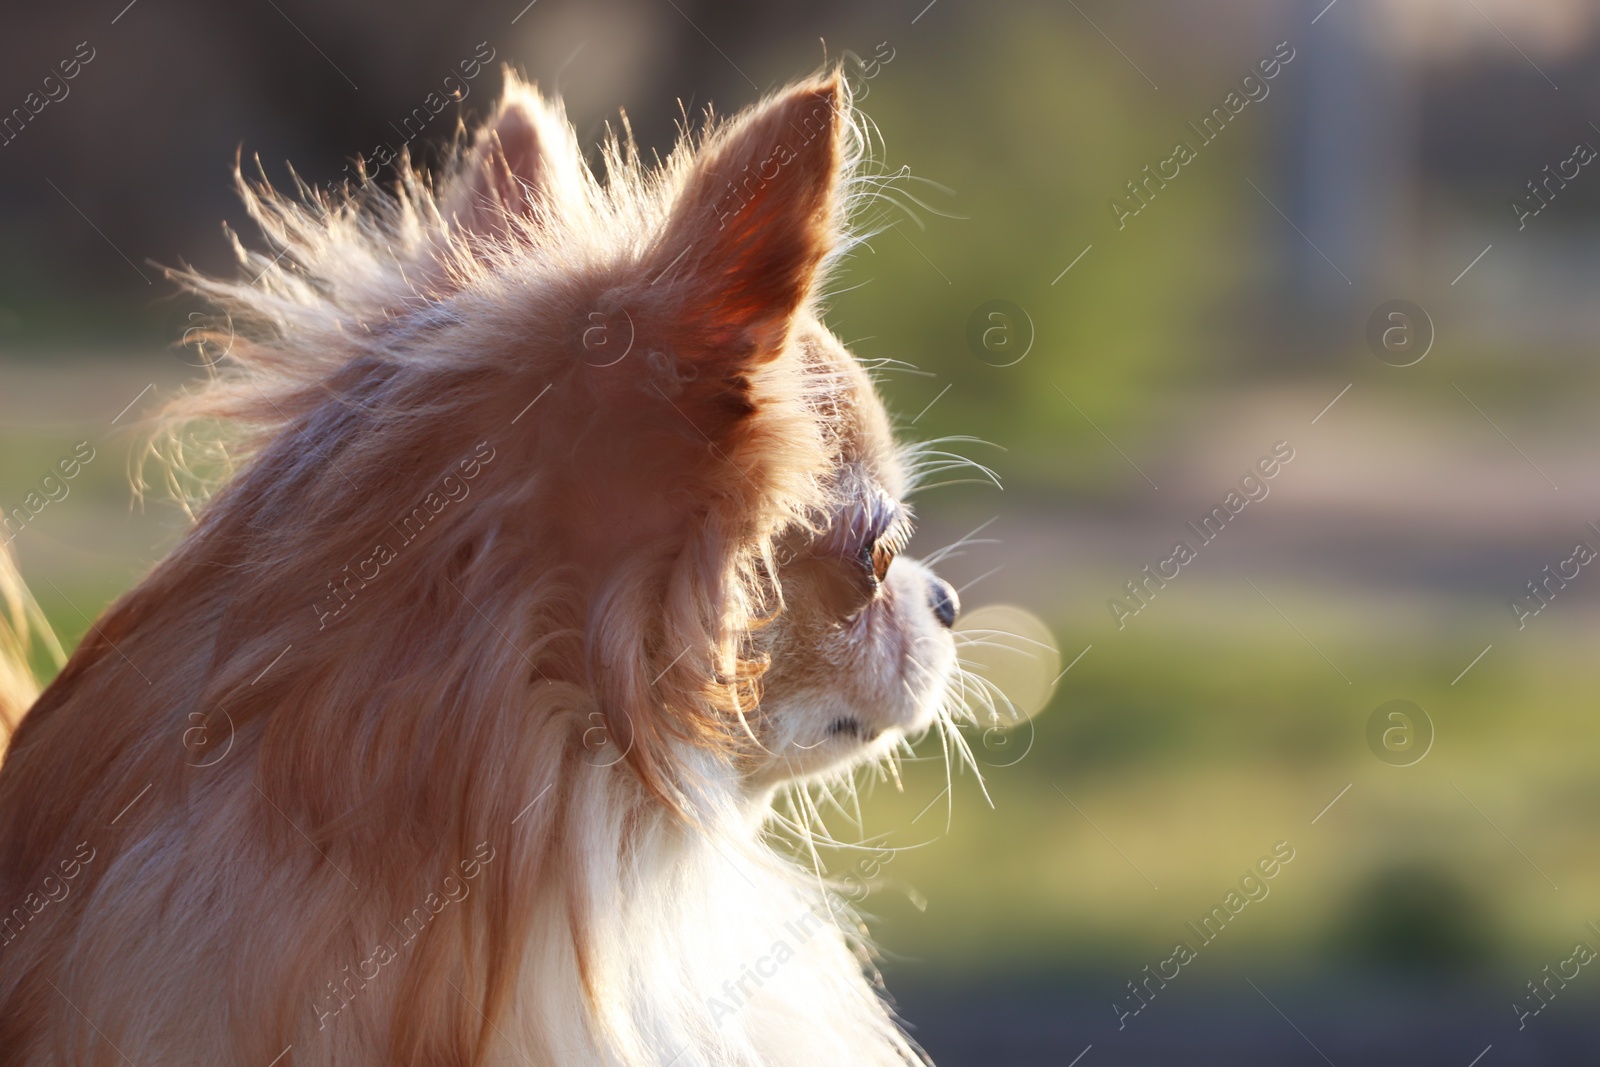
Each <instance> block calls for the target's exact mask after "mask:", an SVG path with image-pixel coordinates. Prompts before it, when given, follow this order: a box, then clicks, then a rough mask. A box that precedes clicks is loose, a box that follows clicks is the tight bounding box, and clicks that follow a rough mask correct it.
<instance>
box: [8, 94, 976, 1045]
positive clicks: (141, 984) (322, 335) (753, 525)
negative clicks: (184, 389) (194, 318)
mask: <svg viewBox="0 0 1600 1067" xmlns="http://www.w3.org/2000/svg"><path fill="white" fill-rule="evenodd" d="M506 79H507V85H506V88H505V90H504V95H503V98H502V100H501V101H500V102H499V104H498V106H497V108H496V109H495V110H494V111H493V113H492V114H491V115H490V116H489V117H488V118H487V119H486V120H485V121H484V123H483V124H482V126H481V128H479V129H477V130H476V131H475V132H473V133H471V134H469V135H464V136H463V137H462V138H460V139H459V143H458V147H457V148H456V149H455V150H454V151H453V153H452V154H451V156H450V157H449V159H448V160H447V162H446V164H445V165H443V167H442V169H441V172H440V174H439V176H438V177H437V178H436V179H433V180H430V179H429V178H428V177H426V176H425V175H424V174H423V173H422V172H421V171H420V170H418V169H416V168H414V167H413V166H412V165H411V164H410V163H409V162H408V161H402V163H403V165H402V166H401V167H400V168H399V170H400V177H399V178H398V179H397V180H396V181H395V182H394V183H393V184H392V186H388V187H384V186H380V184H379V183H378V182H376V181H366V182H364V183H362V184H361V185H359V186H357V187H354V188H347V189H344V190H342V191H327V190H323V191H318V190H315V189H312V188H310V187H308V186H305V185H300V186H299V187H298V189H297V191H296V194H295V195H294V196H288V195H284V194H283V193H280V192H278V191H277V190H275V189H274V188H273V187H272V186H271V185H270V183H267V182H266V181H265V179H262V180H259V181H254V182H250V181H246V180H245V179H244V178H243V177H240V178H239V179H238V184H239V187H240V190H241V194H242V196H243V197H244V200H245V203H246V205H247V208H248V211H249V214H250V215H251V217H252V218H253V220H254V221H255V223H256V224H258V225H259V227H260V229H261V231H262V233H263V234H264V236H265V239H266V240H267V241H268V242H269V243H270V245H271V248H270V249H269V250H268V251H267V252H254V251H246V250H245V249H244V248H243V246H242V245H239V243H238V242H237V240H235V245H236V247H237V248H238V252H239V256H240V259H241V267H242V269H241V273H240V277H239V278H238V279H218V278H212V277H207V276H203V275H201V274H198V273H195V272H188V271H174V272H171V274H172V276H173V277H174V278H176V279H177V280H178V281H179V282H181V283H182V284H183V285H185V286H187V287H188V288H190V289H192V290H193V291H194V292H195V293H198V294H199V295H200V296H202V297H204V298H206V299H207V300H209V301H211V302H213V303H214V305H215V307H216V310H217V318H216V325H215V327H214V329H212V330H211V332H210V333H209V334H208V338H209V339H210V340H209V341H208V342H207V343H208V344H209V345H210V347H209V348H208V349H207V351H208V352H211V353H213V354H214V355H216V357H217V358H216V359H215V364H216V365H215V367H214V373H213V374H212V375H211V376H210V377H209V379H208V380H207V381H206V382H205V383H204V384H202V385H199V386H197V387H196V388H194V389H193V390H191V391H190V392H189V393H188V394H187V395H185V396H183V397H180V398H178V399H177V400H176V401H174V404H173V406H172V408H171V409H170V411H169V415H170V417H171V418H172V419H174V420H177V421H178V423H179V424H181V425H188V424H190V423H189V422H188V421H187V420H195V419H201V420H207V421H208V422H209V423H210V424H214V425H218V426H221V427H223V430H222V433H223V441H222V443H223V444H224V445H225V453H224V461H225V463H226V467H227V471H226V473H225V475H223V476H222V477H221V479H220V482H219V484H218V486H217V488H216V489H215V491H214V492H213V493H212V494H211V495H210V496H209V498H208V499H206V501H205V502H204V503H203V505H202V506H201V507H200V508H199V509H198V512H197V514H196V516H195V520H194V523H193V526H192V528H191V529H190V530H189V531H188V533H187V535H186V536H185V538H184V539H183V541H182V543H181V544H180V545H179V546H178V547H177V548H176V549H175V550H174V551H173V552H172V554H171V555H170V556H169V557H168V558H166V559H165V560H164V561H162V562H161V563H159V564H158V565H157V566H156V567H155V568H154V569H153V571H152V572H151V573H150V574H149V575H148V576H147V577H146V578H145V579H144V580H143V581H141V582H140V583H139V584H138V585H137V587H136V588H134V589H133V590H132V591H131V592H129V593H128V594H126V595H125V596H123V597H121V598H120V599H119V600H118V601H117V602H116V603H115V604H113V605H112V606H111V607H110V608H109V609H108V610H107V611H106V612H105V614H104V615H103V616H102V617H101V618H99V619H98V620H97V621H96V622H95V624H94V625H93V627H92V628H91V629H90V632H89V633H88V635H87V636H86V637H85V638H84V640H83V642H82V644H81V646H80V647H79V648H77V649H76V651H75V652H74V654H73V655H72V656H71V657H70V659H69V660H68V661H67V662H66V664H65V666H64V668H63V669H62V670H61V671H60V673H59V674H58V675H57V677H56V678H55V679H54V681H53V682H51V683H50V684H49V686H48V687H47V688H45V689H44V691H43V692H42V694H39V695H38V697H37V699H33V693H32V692H31V690H30V687H29V683H28V682H27V680H26V678H25V677H24V675H23V673H22V670H21V667H20V659H19V658H18V655H17V651H16V649H14V648H13V649H12V650H11V653H10V656H11V662H10V666H9V668H8V670H9V672H10V674H9V677H10V681H9V682H7V683H5V689H4V690H3V692H4V695H3V696H0V709H9V713H10V714H11V715H12V716H19V715H20V716H21V720H20V723H18V724H17V728H16V730H15V733H14V736H13V737H12V738H11V740H10V745H9V750H8V751H7V753H6V755H5V759H4V763H3V765H0V908H5V909H6V911H5V912H4V913H0V1065H4V1067H43V1065H45V1064H72V1065H75V1067H78V1065H83V1067H98V1065H106V1067H111V1065H117V1064H137V1065H139V1067H145V1065H154V1064H164V1065H177V1064H206V1065H213V1064H230V1065H242V1067H321V1065H327V1067H333V1065H339V1067H369V1065H370V1067H379V1065H388V1064H413V1065H424V1064H425V1065H439V1067H446V1065H449V1067H456V1065H483V1067H499V1065H507V1067H510V1065H517V1064H526V1065H533V1067H545V1065H557V1064H560V1065H566V1064H605V1065H618V1067H638V1065H645V1064H652V1065H658V1067H665V1065H669V1064H675V1065H677V1067H696V1065H718V1067H731V1065H757V1064H760V1065H800V1064H805V1065H815V1064H825V1063H840V1064H843V1063H848V1064H854V1065H885V1064H904V1063H921V1062H924V1054H923V1053H922V1051H921V1050H920V1049H919V1048H918V1047H917V1046H916V1045H915V1043H914V1042H913V1041H912V1040H911V1039H910V1038H909V1037H908V1036H907V1034H906V1033H905V1031H904V1028H903V1027H902V1025H901V1022H900V1021H899V1019H898V1017H897V1016H896V1015H895V1013H894V1011H893V1010H892V1007H891V1006H890V1004H889V1002H888V1001H887V999H886V996H885V995H884V993H883V992H882V990H881V982H880V980H879V979H878V977H877V974H876V971H875V970H874V968H873V964H872V959H873V955H872V948H871V946H870V944H869V943H868V941H867V939H866V936H865V934H864V927H862V926H861V924H860V922H859V918H858V916H857V915H856V914H855V912H854V911H853V910H852V908H851V903H850V901H848V900H846V899H844V898H843V896H842V895H841V893H840V892H839V890H838V887H837V886H836V885H833V884H830V883H829V881H828V880H827V878H826V877H825V875H824V874H823V873H822V872H821V871H820V870H808V869H807V868H806V867H805V866H804V865H802V864H801V863H799V862H797V861H796V860H793V859H791V858H789V857H788V856H787V855H786V854H785V853H784V852H783V851H782V850H780V849H778V848H776V847H774V845H773V844H772V842H771V834H770V831H771V829H772V827H773V825H774V818H775V815H774V811H773V807H772V804H773V800H774V797H775V796H777V795H779V794H780V793H782V792H783V791H784V790H790V789H795V788H803V787H804V785H805V783H807V782H814V781H817V780H830V781H836V782H844V781H848V779H849V778H850V775H851V771H852V769H854V768H858V767H861V766H864V765H867V764H870V763H873V762H874V761H880V760H883V759H885V758H888V759H893V757H894V753H895V751H896V750H897V749H901V748H903V746H905V745H906V743H907V739H914V738H916V737H917V736H919V735H921V734H923V733H925V732H926V731H928V730H929V728H930V726H933V725H936V724H937V725H938V726H939V727H940V728H941V729H944V728H947V727H948V726H950V725H951V723H952V722H953V721H954V718H955V717H956V716H957V715H958V714H960V712H959V705H960V700H959V699H958V697H959V685H958V684H957V679H958V676H959V667H958V666H957V655H956V642H955V634H954V632H953V629H952V627H953V624H954V622H955V619H956V613H957V610H958V601H957V596H956V593H955V591H954V590H952V589H951V587H950V586H949V585H948V584H946V583H945V582H944V581H942V580H941V579H939V578H938V577H936V576H935V574H934V573H933V572H932V571H931V570H930V569H929V568H928V567H926V566H924V565H922V564H920V563H918V562H917V561H916V560H914V559H912V558H910V557H908V556H906V555H904V554H902V553H903V550H904V549H905V548H906V545H907V541H908V539H909V537H910V535H911V529H912V512H911V509H910V506H909V505H908V504H907V502H906V496H907V494H908V492H909V491H910V490H911V488H912V482H913V481H914V478H915V476H916V473H917V470H918V469H919V467H924V466H927V465H928V464H929V460H928V455H927V454H922V455H921V456H920V458H919V454H918V452H917V451H916V450H915V448H907V447H903V446H900V445H897V444H896V442H895V439H894V436H893V434H892V432H891V425H890V420H889V418H888V416H887V415H886V412H885V409H884V406H883V404H882V403H881V401H880V400H879V398H878V396H877V394H876V391H875V387H874V383H873V380H872V378H871V377H870V375H869V374H868V372H867V370H866V369H865V368H864V367H863V365H862V364H861V363H860V362H859V361H858V360H857V359H856V358H855V357H853V356H852V355H851V353H850V352H849V351H847V350H846V348H845V347H844V346H843V345H842V344H841V343H840V342H839V341H838V340H837V339H836V338H835V337H834V336H833V335H832V334H831V333H830V332H829V331H828V329H827V327H825V326H824V325H823V323H822V320H821V318H820V310H819V304H820V300H821V293H822V287H823V285H824V282H825V279H826V277H827V275H828V272H829V270H830V268H831V267H832V266H833V265H834V264H835V262H836V261H837V260H838V259H839V257H840V256H841V255H843V254H844V253H845V252H846V251H847V250H848V249H849V248H850V247H851V246H852V242H853V241H854V240H855V238H853V237H852V236H851V231H850V223H849V217H850V214H851V212H852V210H853V209H854V208H855V207H856V206H858V205H859V204H861V203H863V202H865V201H867V200H870V198H871V196H872V195H873V192H872V191H873V189H874V188H875V186H874V185H873V180H872V179H870V178H869V177H867V176H865V175H864V174H863V171H862V163H863V157H864V155H865V153H864V151H863V148H862V145H863V143H864V136H863V134H862V132H861V121H860V119H859V116H858V115H857V113H856V112H855V111H854V110H853V108H852V105H851V100H850V93H849V89H848V86H847V84H846V82H845V80H844V79H843V78H842V77H841V76H840V74H839V73H838V72H837V71H825V72H824V73H822V74H819V75H815V76H813V77H811V78H809V79H807V80H805V81H802V82H799V83H796V84H794V85H792V86H790V87H788V88H786V89H784V90H783V91H781V92H778V93H776V94H775V95H772V96H770V97H768V98H766V99H765V100H764V101H763V102H761V103H759V104H757V105H755V106H753V107H751V108H750V109H748V110H747V111H745V112H743V113H741V114H739V115H738V116H736V117H735V118H733V119H732V120H731V121H725V122H715V121H712V120H709V119H708V125H707V126H706V128H705V129H703V130H701V131H700V132H699V133H695V134H689V133H686V134H685V135H684V137H683V139H682V140H681V142H680V144H679V145H678V147H677V148H676V149H675V150H674V151H673V152H672V153H671V154H670V156H669V158H668V159H667V160H666V161H665V162H664V163H659V164H657V165H655V166H646V165H645V164H644V163H642V162H641V161H640V159H639V158H638V153H637V151H636V150H635V149H634V148H633V146H632V142H631V135H628V134H626V133H625V132H624V133H623V134H620V135H613V136H611V137H610V138H609V140H608V142H607V144H606V146H605V147H604V150H603V167H602V168H599V169H601V170H602V171H603V180H602V178H601V177H597V176H596V174H595V173H594V172H592V171H591V170H590V168H589V167H588V166H587V164H586V163H585V160H584V157H583V154H582V152H581V150H580V147H579V144H578V140H577V138H576V136H575V134H574V130H573V128H572V126H571V125H570V123H569V122H568V121H567V119H566V117H565V115H564V112H563V110H562V109H561V106H560V104H559V103H558V102H554V101H551V100H547V99H545V98H544V97H542V96H541V95H540V94H539V93H538V92H537V90H536V89H535V88H533V87H532V86H530V85H528V84H526V83H524V82H522V81H520V80H518V79H517V78H516V77H515V76H514V75H512V74H511V73H510V72H509V71H508V72H507V75H506ZM4 584H5V585H6V588H7V589H9V590H10V591H11V596H10V600H11V601H12V602H13V606H14V607H15V606H16V605H18V604H21V602H22V598H21V593H20V592H19V588H20V587H19V586H18V585H17V584H16V583H15V582H14V581H9V582H6V583H4ZM18 610H19V611H20V609H18ZM24 709H27V710H26V714H25V715H23V714H22V712H23V710H24Z"/></svg>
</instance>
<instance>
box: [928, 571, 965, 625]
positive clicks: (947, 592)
mask: <svg viewBox="0 0 1600 1067" xmlns="http://www.w3.org/2000/svg"><path fill="white" fill-rule="evenodd" d="M928 603H929V605H930V606H932V608H933V613H934V614H935V615H937V616H938V617H939V621H940V622H942V623H944V624H945V625H946V626H954V625H955V624H956V613H957V612H959V611H960V610H961V598H960V597H958V596H956V591H955V590H954V589H952V588H950V583H949V582H947V581H945V580H944V579H943V578H933V579H931V580H930V584H929V587H928Z"/></svg>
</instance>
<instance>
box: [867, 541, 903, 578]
mask: <svg viewBox="0 0 1600 1067" xmlns="http://www.w3.org/2000/svg"><path fill="white" fill-rule="evenodd" d="M895 552H896V548H895V546H894V545H892V544H889V543H887V542H885V541H884V540H883V539H882V538H879V539H878V540H876V541H874V542H873V543H872V546H871V547H870V548H868V549H867V564H868V566H870V567H871V568H872V576H873V577H874V578H876V579H877V580H878V581H879V582H880V583H881V582H882V581H883V580H884V579H885V578H887V577H888V576H889V564H890V563H892V562H893V561H894V557H895Z"/></svg>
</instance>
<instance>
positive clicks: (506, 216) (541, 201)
mask: <svg viewBox="0 0 1600 1067" xmlns="http://www.w3.org/2000/svg"><path fill="white" fill-rule="evenodd" d="M586 177H587V174H586V170H585V167H584V162H583V154H582V153H581V152H580V151H579V150H578V142H577V138H576V137H575V136H574V133H573V129H572V124H571V123H570V122H568V121H567V116H566V112H565V111H564V110H563V109H562V107H561V104H560V103H559V102H558V101H546V100H545V99H544V98H543V97H541V96H540V95H539V93H538V90H536V89H535V88H533V87H532V86H531V85H528V84H527V83H525V82H523V81H522V80H521V79H519V78H518V77H517V76H516V75H515V74H513V73H511V72H510V71H509V70H508V71H507V72H506V87H505V93H504V95H503V96H502V97H501V99H500V104H499V107H498V108H497V109H496V110H495V113H494V115H493V116H491V117H490V118H489V120H488V121H487V122H485V123H484V124H483V126H481V127H480V128H479V129H478V131H477V133H476V134H474V135H473V138H472V144H471V146H470V147H469V148H468V149H467V151H466V153H465V154H464V156H463V157H462V159H461V161H460V163H459V164H458V166H457V169H456V170H455V172H454V174H453V175H452V177H451V178H450V180H449V183H448V186H447V188H446V190H445V193H444V196H443V197H442V206H443V211H444V215H445V220H446V221H447V222H449V223H450V224H451V225H453V226H460V227H462V228H463V229H465V230H466V231H467V232H469V233H474V234H480V235H483V236H491V237H492V236H500V235H503V234H505V233H506V232H507V231H508V230H509V229H510V228H511V223H510V220H511V219H512V218H513V217H515V216H518V215H522V216H529V217H537V216H539V215H540V214H543V213H550V212H557V211H560V210H562V208H563V205H564V204H568V203H572V202H574V201H575V199H576V198H578V197H581V196H582V195H583V185H584V182H585V179H586Z"/></svg>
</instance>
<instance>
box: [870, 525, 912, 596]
mask: <svg viewBox="0 0 1600 1067" xmlns="http://www.w3.org/2000/svg"><path fill="white" fill-rule="evenodd" d="M909 540H911V523H910V522H909V521H908V519H907V518H906V516H905V515H904V514H903V513H902V514H900V515H897V516H896V517H895V519H894V521H893V522H891V523H890V524H889V525H888V527H887V528H886V529H884V530H883V531H882V532H881V533H879V534H878V535H877V536H876V537H874V538H873V539H872V540H871V541H870V542H869V543H868V544H867V546H866V547H865V548H863V549H862V550H861V562H862V565H863V566H865V567H867V568H868V569H869V570H871V571H872V577H873V578H874V579H875V580H876V581H877V582H878V584H880V585H881V584H883V581H884V580H885V579H886V578H887V577H888V576H889V564H891V563H893V562H894V557H895V556H897V555H899V554H900V551H901V550H902V549H904V548H905V547H906V542H907V541H909Z"/></svg>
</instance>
